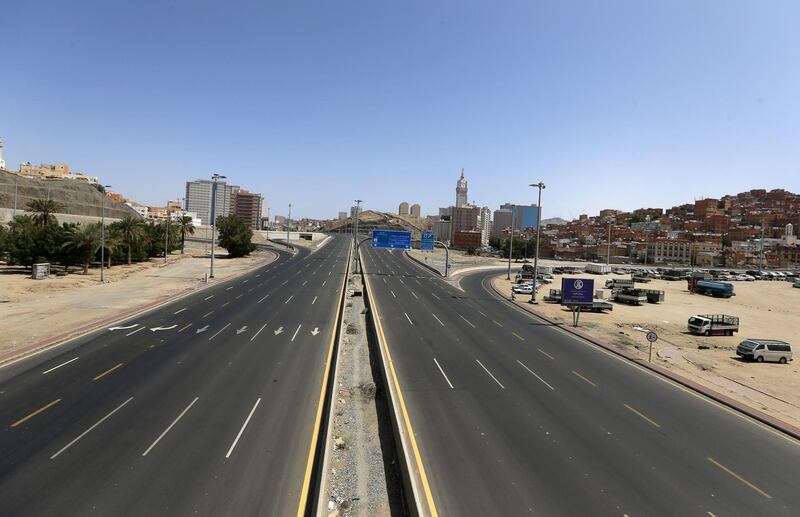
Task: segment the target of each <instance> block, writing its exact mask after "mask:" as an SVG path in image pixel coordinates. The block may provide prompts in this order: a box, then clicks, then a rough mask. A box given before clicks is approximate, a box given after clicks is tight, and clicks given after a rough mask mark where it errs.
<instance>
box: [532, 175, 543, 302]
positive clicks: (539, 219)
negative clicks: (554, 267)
mask: <svg viewBox="0 0 800 517" xmlns="http://www.w3.org/2000/svg"><path fill="white" fill-rule="evenodd" d="M530 186H531V187H537V188H538V189H539V202H538V203H537V205H536V257H535V258H534V259H533V295H531V303H537V302H536V281H537V280H538V279H539V232H540V231H541V227H542V189H544V183H542V182H541V181H540V182H539V183H534V184H532V185H530Z"/></svg>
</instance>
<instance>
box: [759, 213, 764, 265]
mask: <svg viewBox="0 0 800 517" xmlns="http://www.w3.org/2000/svg"><path fill="white" fill-rule="evenodd" d="M763 267H764V220H763V219H762V220H761V239H760V240H759V242H758V272H759V273H761V269H762V268H763Z"/></svg>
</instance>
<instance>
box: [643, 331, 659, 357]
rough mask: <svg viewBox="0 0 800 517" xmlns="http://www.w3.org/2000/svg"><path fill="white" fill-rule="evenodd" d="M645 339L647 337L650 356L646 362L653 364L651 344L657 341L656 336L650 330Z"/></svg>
mask: <svg viewBox="0 0 800 517" xmlns="http://www.w3.org/2000/svg"><path fill="white" fill-rule="evenodd" d="M646 337H647V341H649V342H650V355H649V357H648V358H647V362H649V363H652V362H653V343H655V342H656V341H658V334H656V333H655V332H653V331H652V330H651V331H650V332H648V333H647V336H646Z"/></svg>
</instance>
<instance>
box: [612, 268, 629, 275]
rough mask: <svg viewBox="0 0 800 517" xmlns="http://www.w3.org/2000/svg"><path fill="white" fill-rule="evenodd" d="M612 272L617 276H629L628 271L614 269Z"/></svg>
mask: <svg viewBox="0 0 800 517" xmlns="http://www.w3.org/2000/svg"><path fill="white" fill-rule="evenodd" d="M611 272H612V273H614V274H615V275H627V274H628V273H627V271H625V270H624V269H614V270H613V271H611Z"/></svg>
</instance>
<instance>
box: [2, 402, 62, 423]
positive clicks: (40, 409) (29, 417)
mask: <svg viewBox="0 0 800 517" xmlns="http://www.w3.org/2000/svg"><path fill="white" fill-rule="evenodd" d="M59 402H61V399H55V400H54V401H53V402H51V403H49V404H46V405H44V406H42V407H40V408H39V409H37V410H36V411H34V412H33V413H31V414H30V415H28V416H24V417H22V418H20V419H19V420H17V421H16V422H14V423H13V424H11V427H17V426H18V425H19V424H21V423H23V422H26V421H28V420H30V419H31V418H33V417H35V416H36V415H38V414H39V413H41V412H42V411H44V410H46V409H48V408H50V407H53V406H55V405H56V404H58V403H59Z"/></svg>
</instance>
